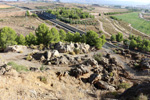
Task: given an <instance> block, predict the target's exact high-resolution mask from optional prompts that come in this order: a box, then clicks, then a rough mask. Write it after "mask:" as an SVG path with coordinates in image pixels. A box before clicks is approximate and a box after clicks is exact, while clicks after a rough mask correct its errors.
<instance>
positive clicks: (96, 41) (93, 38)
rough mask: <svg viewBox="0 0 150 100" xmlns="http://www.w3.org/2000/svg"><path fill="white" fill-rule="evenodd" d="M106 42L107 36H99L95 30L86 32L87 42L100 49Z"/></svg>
mask: <svg viewBox="0 0 150 100" xmlns="http://www.w3.org/2000/svg"><path fill="white" fill-rule="evenodd" d="M105 42H106V39H105V36H102V37H100V38H99V35H98V34H97V33H96V32H94V31H89V32H87V34H86V43H87V44H89V45H91V46H95V47H96V48H97V49H100V48H101V47H102V46H103V45H104V44H105Z"/></svg>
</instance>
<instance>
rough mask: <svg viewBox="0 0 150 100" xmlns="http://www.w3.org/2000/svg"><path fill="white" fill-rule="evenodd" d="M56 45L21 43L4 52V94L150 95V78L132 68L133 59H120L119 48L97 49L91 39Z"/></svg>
mask: <svg viewBox="0 0 150 100" xmlns="http://www.w3.org/2000/svg"><path fill="white" fill-rule="evenodd" d="M51 48H53V49H48V48H42V49H41V46H38V45H37V46H30V47H26V46H19V45H16V46H9V47H7V48H6V49H5V50H4V51H5V53H1V58H0V77H1V78H0V79H1V84H0V87H1V88H0V91H1V92H0V95H3V96H1V97H0V100H11V99H13V100H17V99H21V100H60V99H62V100H74V99H75V100H80V99H81V100H99V99H103V100H106V99H108V100H111V99H118V100H131V99H136V98H140V97H138V96H140V95H141V94H142V95H143V97H144V96H145V97H146V98H148V97H149V91H150V89H149V88H146V87H149V81H147V80H149V78H148V77H147V78H144V80H142V79H138V78H139V76H137V75H133V73H131V72H130V70H127V69H126V67H128V66H127V65H125V64H127V62H126V61H122V60H118V58H120V57H121V58H120V59H124V58H122V56H121V55H118V54H119V52H118V54H114V53H112V51H111V52H110V50H111V49H107V48H102V49H101V50H96V49H95V48H93V47H90V46H89V45H88V44H85V43H62V42H59V43H56V44H53V45H51ZM118 51H119V50H118ZM124 52H125V51H124ZM129 52H130V51H129ZM120 54H122V53H120ZM130 54H131V55H130V56H131V57H132V55H133V53H130ZM130 56H128V57H130ZM131 57H130V58H131ZM133 57H136V56H133ZM140 77H143V76H140ZM142 82H146V83H142ZM140 83H141V84H140ZM130 87H131V88H130ZM128 88H129V89H128ZM126 89H127V90H126ZM125 90H126V91H125ZM124 91H125V92H124ZM133 93H134V94H133ZM138 100H139V99H138ZM141 100H142V99H141ZM143 100H146V99H143ZM147 100H148V99H147Z"/></svg>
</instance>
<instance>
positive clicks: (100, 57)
mask: <svg viewBox="0 0 150 100" xmlns="http://www.w3.org/2000/svg"><path fill="white" fill-rule="evenodd" d="M93 58H94V59H95V60H96V61H97V62H100V61H101V60H102V54H101V53H98V54H95V55H93Z"/></svg>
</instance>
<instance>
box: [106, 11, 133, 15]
mask: <svg viewBox="0 0 150 100" xmlns="http://www.w3.org/2000/svg"><path fill="white" fill-rule="evenodd" d="M130 12H133V11H126V12H108V13H104V15H116V14H124V13H130Z"/></svg>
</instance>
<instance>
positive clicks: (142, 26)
mask: <svg viewBox="0 0 150 100" xmlns="http://www.w3.org/2000/svg"><path fill="white" fill-rule="evenodd" d="M115 17H117V18H118V19H122V20H123V21H125V22H128V23H130V24H131V25H132V27H134V28H135V29H137V30H139V31H141V32H144V33H146V34H150V23H149V22H148V21H146V20H144V19H141V18H139V16H138V12H134V13H128V14H122V15H116V16H115Z"/></svg>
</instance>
